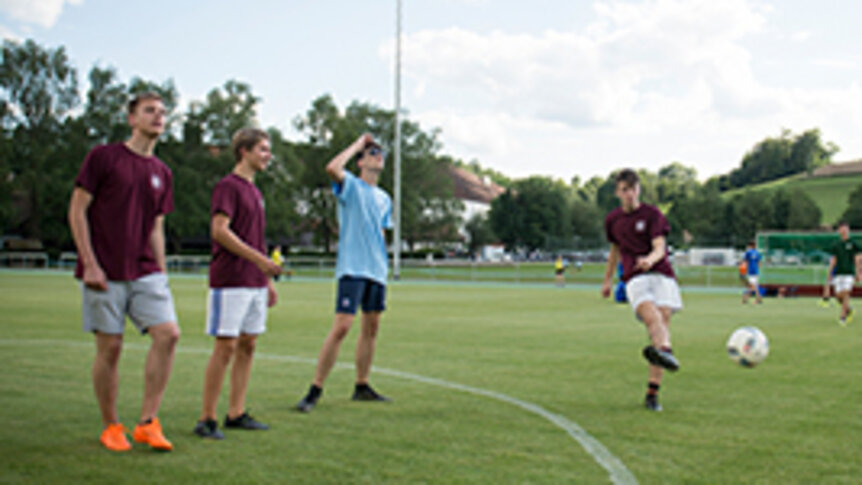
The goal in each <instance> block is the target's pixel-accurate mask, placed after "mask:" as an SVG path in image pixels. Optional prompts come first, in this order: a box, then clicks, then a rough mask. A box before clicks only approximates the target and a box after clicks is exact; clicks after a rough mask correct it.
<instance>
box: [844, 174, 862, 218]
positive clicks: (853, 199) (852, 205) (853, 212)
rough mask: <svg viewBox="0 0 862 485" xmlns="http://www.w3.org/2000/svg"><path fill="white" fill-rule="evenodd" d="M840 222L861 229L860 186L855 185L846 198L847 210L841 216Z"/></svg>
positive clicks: (861, 200)
mask: <svg viewBox="0 0 862 485" xmlns="http://www.w3.org/2000/svg"><path fill="white" fill-rule="evenodd" d="M841 220H842V221H846V222H847V223H848V224H850V227H852V228H855V229H860V228H862V184H859V185H857V186H856V189H854V190H853V192H851V193H850V195H849V196H848V197H847V209H845V210H844V213H843V214H842V215H841Z"/></svg>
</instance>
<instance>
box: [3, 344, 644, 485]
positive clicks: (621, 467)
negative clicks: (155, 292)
mask: <svg viewBox="0 0 862 485" xmlns="http://www.w3.org/2000/svg"><path fill="white" fill-rule="evenodd" d="M23 345H34V346H40V347H51V346H64V347H88V348H91V349H94V348H95V345H94V344H93V343H92V342H83V341H79V340H77V341H76V340H68V341H67V340H48V339H45V340H41V339H0V346H11V347H15V346H23ZM123 348H125V349H134V350H149V348H150V347H149V345H143V344H135V343H124V344H123ZM177 353H182V354H202V355H209V354H210V353H211V349H200V348H191V347H182V346H180V347H177ZM255 358H256V359H263V360H272V361H278V362H290V363H298V364H309V365H316V364H317V360H315V359H308V358H304V357H295V356H292V355H277V354H266V353H261V352H255ZM336 367H337V368H339V369H350V370H352V369H353V368H354V367H353V364H347V363H338V364H336ZM373 371H374V372H375V373H377V374H383V375H387V376H392V377H398V378H401V379H407V380H411V381H416V382H421V383H423V384H429V385H432V386H437V387H444V388H447V389H453V390H456V391H461V392H466V393H469V394H473V395H476V396H483V397H487V398H490V399H494V400H496V401H501V402H504V403H507V404H511V405H513V406H516V407H519V408H521V409H523V410H525V411H527V412H529V413H532V414H535V415H537V416H539V417H541V418H543V419H545V420H547V421H549V422H550V423H551V424H553V425H554V426H556V427H558V428H560V429H562V430H563V431H565V432H566V433H567V434H568V435H569V436H571V437H572V438H573V439H574V440H575V441H577V442H578V444H580V445H581V447H582V448H583V449H584V451H586V452H587V453H588V454H589V455H590V456H592V457H593V460H595V462H596V463H598V464H599V465H600V466H601V467H602V468H604V469H605V470H606V471H607V472H608V478H610V480H611V482H613V483H615V484H618V485H634V484H637V483H638V481H637V479H636V478H635V477H634V475H632V473H631V472H630V471H629V469H628V468H626V466H625V464H623V462H622V461H621V460H620V459H619V458H617V457H616V456H614V455H613V454H612V453H611V452H610V451H608V449H607V448H605V446H604V445H602V444H601V443H600V442H599V441H598V440H597V439H595V438H593V436H592V435H590V434H589V433H587V432H586V431H585V430H584V428H582V427H581V426H580V425H579V424H578V423H576V422H574V421H571V420H569V419H567V418H565V417H563V416H560V415H559V414H554V413H552V412H550V411H548V410H547V409H545V408H543V407H541V406H539V405H537V404H533V403H531V402H527V401H522V400H520V399H517V398H514V397H511V396H508V395H506V394H502V393H499V392H496V391H489V390H487V389H481V388H478V387H472V386H467V385H464V384H458V383H457V382H450V381H446V380H443V379H437V378H434V377H426V376H422V375H419V374H412V373H409V372H401V371H399V370H394V369H386V368H383V367H374V369H373Z"/></svg>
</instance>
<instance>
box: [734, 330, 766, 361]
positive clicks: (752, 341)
mask: <svg viewBox="0 0 862 485" xmlns="http://www.w3.org/2000/svg"><path fill="white" fill-rule="evenodd" d="M727 355H729V356H730V360H732V361H734V362H736V363H737V364H739V365H741V366H744V367H754V366H756V365H757V364H759V363H761V362H763V361H764V359H766V356H767V355H769V339H767V338H766V334H764V333H763V332H761V331H760V329H759V328H757V327H740V328H738V329H736V331H735V332H733V334H731V336H730V338H729V339H727Z"/></svg>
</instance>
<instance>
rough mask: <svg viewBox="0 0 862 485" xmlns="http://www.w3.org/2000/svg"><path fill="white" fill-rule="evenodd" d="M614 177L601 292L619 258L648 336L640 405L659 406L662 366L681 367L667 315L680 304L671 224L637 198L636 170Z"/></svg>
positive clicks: (604, 291)
mask: <svg viewBox="0 0 862 485" xmlns="http://www.w3.org/2000/svg"><path fill="white" fill-rule="evenodd" d="M615 182H616V195H617V197H618V198H619V199H620V207H618V208H616V209H614V210H613V211H611V212H610V213H609V214H608V215H607V217H606V218H605V233H606V235H607V238H608V242H610V243H611V251H610V255H609V256H608V264H607V268H606V269H605V279H604V283H603V284H602V296H604V297H605V298H607V297H608V296H610V294H611V279H612V278H613V274H614V269H615V268H616V267H617V263H618V261H619V260H620V258H622V263H623V276H622V280H623V281H624V282H625V283H626V296H627V297H628V301H629V302H630V303H631V306H632V308H633V309H634V311H635V314H636V315H637V318H638V319H639V320H641V321H642V322H644V324H645V325H646V329H647V332H648V333H649V338H650V341H651V342H652V345H649V346H647V347H646V348H644V350H643V355H644V358H646V360H647V361H648V362H649V363H650V369H649V382H648V384H647V395H646V398H645V400H644V405H645V406H646V407H647V409H649V410H652V411H661V404H659V402H658V391H659V387H660V386H661V380H662V376H663V374H664V369H667V370H669V371H672V372H673V371H676V370H677V369H679V362H678V361H677V360H676V357H674V355H673V351H672V350H671V344H670V317H671V315H672V314H673V313H674V312H676V311H678V310H680V309H682V298H681V297H680V294H679V286H678V285H677V283H676V275H675V274H674V272H673V268H672V267H671V265H670V262H669V261H668V258H667V242H666V237H667V235H668V233H669V232H670V225H668V223H667V219H665V217H664V215H663V214H662V213H661V212H660V211H659V210H658V209H657V208H656V207H654V206H651V205H648V204H642V203H641V202H640V200H639V197H640V179H639V178H638V175H637V173H635V172H634V171H633V170H630V169H624V170H622V171H620V172H619V173H618V174H617V176H616V178H615Z"/></svg>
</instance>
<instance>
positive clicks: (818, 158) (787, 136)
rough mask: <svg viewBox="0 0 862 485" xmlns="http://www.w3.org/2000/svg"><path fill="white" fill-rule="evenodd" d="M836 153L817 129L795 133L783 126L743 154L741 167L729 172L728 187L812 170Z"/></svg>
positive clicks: (742, 185) (834, 147)
mask: <svg viewBox="0 0 862 485" xmlns="http://www.w3.org/2000/svg"><path fill="white" fill-rule="evenodd" d="M837 152H838V147H837V146H836V145H835V144H834V143H831V142H829V143H826V144H825V145H824V143H823V142H822V141H821V139H820V130H818V129H816V128H814V129H811V130H808V131H805V132H803V133H802V134H800V135H798V136H793V134H792V133H791V132H790V130H786V129H785V130H782V131H781V135H780V136H778V137H770V138H766V139H764V140H763V141H761V142H759V143H757V144H756V145H755V146H754V148H752V149H751V150H750V151H749V152H748V153H746V154H745V156H744V157H743V159H742V163H741V166H740V167H739V168H736V169H734V170H732V171H731V172H730V174H729V176H728V179H727V182H728V184H727V185H728V186H729V187H727V188H734V187H745V186H747V185H754V184H759V183H761V182H767V181H770V180H775V179H778V178H782V177H786V176H788V175H793V174H796V173H802V172H806V171H807V172H808V173H811V172H812V171H813V170H814V169H815V168H817V167H821V166H824V165H827V164H829V163H831V158H832V155H834V154H835V153H837ZM723 188H725V187H723Z"/></svg>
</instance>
